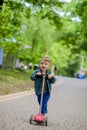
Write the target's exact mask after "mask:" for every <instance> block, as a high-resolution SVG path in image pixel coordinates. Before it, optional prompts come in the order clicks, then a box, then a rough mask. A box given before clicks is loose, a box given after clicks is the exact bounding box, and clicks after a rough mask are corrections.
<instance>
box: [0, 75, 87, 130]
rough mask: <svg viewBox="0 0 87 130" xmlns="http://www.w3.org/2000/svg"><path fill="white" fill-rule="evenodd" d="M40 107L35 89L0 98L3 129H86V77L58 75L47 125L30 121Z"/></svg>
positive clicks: (1, 128) (0, 117) (0, 116)
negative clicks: (30, 122) (39, 124)
mask: <svg viewBox="0 0 87 130" xmlns="http://www.w3.org/2000/svg"><path fill="white" fill-rule="evenodd" d="M1 99H2V98H1ZM6 99H7V100H6ZM38 108H39V107H38V104H37V99H36V96H35V95H34V93H33V92H28V93H27V94H23V95H21V96H16V95H14V98H13V97H10V98H7V97H4V99H3V100H0V130H87V79H83V80H80V79H75V78H66V77H58V80H57V82H56V83H55V84H54V85H53V87H52V93H51V98H50V101H49V104H48V114H47V117H48V126H37V125H31V124H29V119H30V116H31V115H32V114H34V115H35V114H36V113H37V112H38Z"/></svg>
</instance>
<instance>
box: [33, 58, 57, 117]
mask: <svg viewBox="0 0 87 130" xmlns="http://www.w3.org/2000/svg"><path fill="white" fill-rule="evenodd" d="M39 66H40V69H38V70H36V71H35V72H34V73H33V74H32V75H31V80H33V81H34V89H35V93H36V96H37V99H38V103H39V105H40V101H41V92H42V83H43V75H44V76H45V83H44V90H43V102H42V109H41V114H43V115H44V116H45V114H46V113H47V103H48V100H49V98H50V93H51V84H53V83H55V81H56V79H55V77H54V74H53V73H50V72H49V71H48V69H49V67H50V59H49V58H48V57H44V58H42V59H41V61H40V65H39Z"/></svg>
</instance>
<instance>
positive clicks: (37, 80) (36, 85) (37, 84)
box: [30, 69, 56, 94]
mask: <svg viewBox="0 0 87 130" xmlns="http://www.w3.org/2000/svg"><path fill="white" fill-rule="evenodd" d="M37 72H42V70H41V69H38V70H36V71H35V72H34V73H33V74H32V75H31V77H30V78H31V80H33V81H34V89H35V92H36V93H38V92H39V90H40V87H41V86H42V82H43V76H38V75H37V74H36V73H37ZM49 74H50V72H49V71H48V70H47V71H46V77H45V80H46V82H47V86H48V92H49V94H50V92H51V84H53V83H55V81H56V78H55V77H53V78H51V79H48V77H47V76H48V75H49Z"/></svg>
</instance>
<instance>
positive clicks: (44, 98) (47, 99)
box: [41, 93, 50, 115]
mask: <svg viewBox="0 0 87 130" xmlns="http://www.w3.org/2000/svg"><path fill="white" fill-rule="evenodd" d="M49 98H50V95H49V94H48V93H44V94H43V102H42V110H41V113H42V114H43V115H45V114H46V113H47V103H48V101H49Z"/></svg>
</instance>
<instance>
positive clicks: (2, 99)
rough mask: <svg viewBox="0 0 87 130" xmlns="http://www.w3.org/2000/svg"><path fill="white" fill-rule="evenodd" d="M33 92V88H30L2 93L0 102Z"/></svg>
mask: <svg viewBox="0 0 87 130" xmlns="http://www.w3.org/2000/svg"><path fill="white" fill-rule="evenodd" d="M33 93H34V90H33V89H32V90H29V91H24V92H19V93H12V94H9V95H3V96H0V102H2V101H7V100H11V99H15V98H20V97H23V96H27V95H31V94H33Z"/></svg>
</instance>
